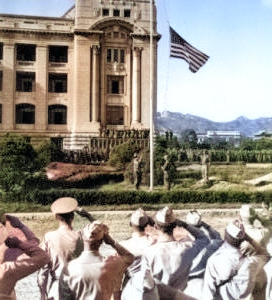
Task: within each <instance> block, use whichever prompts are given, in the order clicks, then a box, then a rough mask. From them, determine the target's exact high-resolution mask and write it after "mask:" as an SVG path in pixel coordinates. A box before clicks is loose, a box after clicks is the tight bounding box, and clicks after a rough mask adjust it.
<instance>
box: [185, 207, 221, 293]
mask: <svg viewBox="0 0 272 300" xmlns="http://www.w3.org/2000/svg"><path fill="white" fill-rule="evenodd" d="M186 222H187V223H188V224H191V225H193V226H196V227H197V228H199V229H200V230H201V231H202V232H203V233H204V234H205V235H206V236H207V237H208V238H209V244H208V245H207V246H206V247H204V248H203V249H202V250H201V251H200V252H199V253H198V254H197V256H196V257H195V258H194V259H193V262H192V266H191V269H190V273H189V277H188V285H187V287H186V289H185V290H184V292H185V293H188V294H189V295H191V296H194V297H196V298H198V297H200V296H201V290H202V285H203V280H204V273H205V269H206V264H207V261H208V259H209V257H210V256H211V255H212V254H213V253H214V252H215V251H216V250H217V249H218V248H219V247H220V246H221V245H222V244H223V240H222V238H221V235H220V233H219V232H218V231H217V230H215V229H214V228H212V227H211V226H210V225H208V224H207V223H205V222H204V221H203V220H202V218H201V214H200V213H199V212H197V211H196V210H194V211H190V212H189V213H188V214H187V216H186Z"/></svg>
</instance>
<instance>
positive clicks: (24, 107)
mask: <svg viewBox="0 0 272 300" xmlns="http://www.w3.org/2000/svg"><path fill="white" fill-rule="evenodd" d="M16 124H35V106H34V105H32V104H27V103H23V104H17V105H16Z"/></svg>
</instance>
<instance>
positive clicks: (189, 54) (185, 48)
mask: <svg viewBox="0 0 272 300" xmlns="http://www.w3.org/2000/svg"><path fill="white" fill-rule="evenodd" d="M170 36H171V47H170V57H176V58H182V59H184V60H186V61H187V63H188V64H189V69H190V71H192V72H193V73H195V72H197V71H198V70H199V68H201V67H202V66H203V65H204V64H205V62H206V61H207V60H208V59H209V56H208V55H206V54H204V53H203V52H201V51H199V50H197V49H196V48H194V47H193V46H192V45H190V44H189V43H187V42H186V41H185V40H184V39H183V38H182V37H181V36H179V34H178V33H176V31H175V30H174V29H173V28H171V27H170Z"/></svg>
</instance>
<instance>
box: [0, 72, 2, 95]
mask: <svg viewBox="0 0 272 300" xmlns="http://www.w3.org/2000/svg"><path fill="white" fill-rule="evenodd" d="M2 86H3V71H2V70H0V91H2Z"/></svg>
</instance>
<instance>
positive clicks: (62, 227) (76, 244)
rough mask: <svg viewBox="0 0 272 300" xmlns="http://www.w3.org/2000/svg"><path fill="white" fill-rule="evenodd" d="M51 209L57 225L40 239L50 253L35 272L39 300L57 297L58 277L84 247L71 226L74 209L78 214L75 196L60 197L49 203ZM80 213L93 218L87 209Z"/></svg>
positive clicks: (78, 234) (77, 233) (55, 299)
mask: <svg viewBox="0 0 272 300" xmlns="http://www.w3.org/2000/svg"><path fill="white" fill-rule="evenodd" d="M51 211H52V213H53V214H54V215H55V218H56V219H57V220H58V222H59V227H58V229H56V230H54V231H51V232H47V233H46V234H45V236H44V238H43V242H42V248H43V249H44V250H45V251H46V252H47V253H48V254H49V256H50V262H49V263H48V264H47V265H46V266H44V267H43V268H42V269H40V271H39V272H38V286H39V289H40V293H41V300H46V299H50V300H59V295H58V281H59V276H60V273H61V271H62V268H63V266H64V265H65V264H66V263H67V262H69V261H70V260H72V259H73V258H76V257H78V256H79V255H80V254H81V252H82V251H83V242H82V240H81V236H80V232H78V231H75V230H73V220H74V212H78V213H79V214H81V212H80V210H79V208H78V202H77V200H76V199H74V198H71V197H63V198H59V199H57V200H56V201H54V202H53V204H52V205H51ZM84 212H85V211H84ZM83 216H86V217H87V218H89V220H92V218H91V216H90V215H89V214H88V213H87V212H86V213H85V215H84V214H83Z"/></svg>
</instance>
